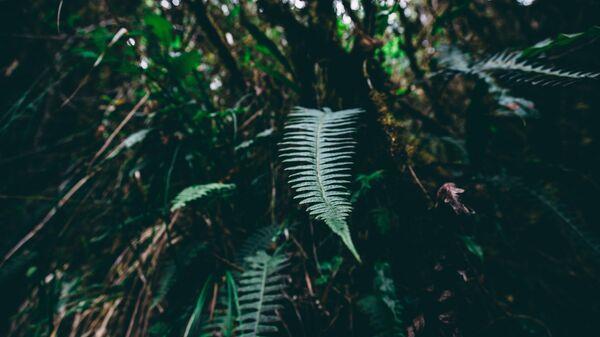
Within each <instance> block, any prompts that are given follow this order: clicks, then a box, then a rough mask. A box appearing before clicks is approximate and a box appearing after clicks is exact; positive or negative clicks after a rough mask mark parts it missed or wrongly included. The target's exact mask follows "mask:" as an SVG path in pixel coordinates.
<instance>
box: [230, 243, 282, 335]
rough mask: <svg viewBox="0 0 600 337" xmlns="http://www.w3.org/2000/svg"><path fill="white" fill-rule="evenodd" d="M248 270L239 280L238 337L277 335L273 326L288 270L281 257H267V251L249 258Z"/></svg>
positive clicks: (247, 261) (275, 254) (278, 254)
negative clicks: (284, 270) (283, 273)
mask: <svg viewBox="0 0 600 337" xmlns="http://www.w3.org/2000/svg"><path fill="white" fill-rule="evenodd" d="M246 264H247V269H246V271H244V273H242V275H241V276H240V281H239V284H240V286H239V288H238V294H239V298H238V301H239V305H240V306H239V308H240V316H239V318H238V323H239V325H238V327H237V329H236V332H237V335H238V336H239V337H259V336H263V335H264V334H266V333H271V332H277V327H276V326H274V325H273V323H275V322H277V321H278V320H279V318H278V317H277V316H276V314H275V311H276V310H278V309H280V308H281V305H280V304H278V302H279V301H280V300H281V299H282V298H283V293H282V290H283V289H284V288H285V279H286V277H287V276H286V275H282V274H281V271H282V269H284V268H285V267H286V266H287V257H286V256H285V255H284V254H282V253H278V252H276V253H274V254H273V255H269V254H267V253H266V252H265V251H264V250H260V251H258V252H257V253H256V254H255V255H254V256H250V257H247V258H246Z"/></svg>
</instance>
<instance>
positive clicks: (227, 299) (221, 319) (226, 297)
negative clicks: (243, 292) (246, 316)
mask: <svg viewBox="0 0 600 337" xmlns="http://www.w3.org/2000/svg"><path fill="white" fill-rule="evenodd" d="M220 289H221V292H220V294H219V303H218V304H217V306H216V308H215V310H214V313H213V317H212V319H209V320H207V321H206V322H205V323H204V325H203V327H202V334H201V336H203V337H210V336H223V337H231V336H233V335H234V332H235V323H236V319H237V317H238V316H239V303H238V296H237V292H238V289H237V285H236V283H235V279H234V277H233V275H232V274H231V273H230V272H227V273H226V274H225V285H224V287H221V288H220Z"/></svg>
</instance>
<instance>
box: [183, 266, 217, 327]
mask: <svg viewBox="0 0 600 337" xmlns="http://www.w3.org/2000/svg"><path fill="white" fill-rule="evenodd" d="M211 280H212V278H210V277H209V278H208V280H206V282H204V286H202V290H200V295H198V299H197V300H196V305H195V306H194V311H193V312H192V315H191V316H190V319H189V320H188V322H187V325H186V327H185V331H184V333H183V337H190V336H195V335H196V334H198V333H199V332H200V331H201V323H202V310H203V308H204V303H206V300H207V299H208V296H209V295H210V293H209V291H210V285H211Z"/></svg>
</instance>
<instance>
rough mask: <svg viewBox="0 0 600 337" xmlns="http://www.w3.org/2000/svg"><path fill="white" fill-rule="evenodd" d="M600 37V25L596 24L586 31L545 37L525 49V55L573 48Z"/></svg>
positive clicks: (534, 55) (537, 54) (529, 55)
mask: <svg viewBox="0 0 600 337" xmlns="http://www.w3.org/2000/svg"><path fill="white" fill-rule="evenodd" d="M599 37H600V26H594V27H591V28H589V29H588V30H586V31H585V32H579V33H572V34H558V36H556V37H555V38H554V39H545V40H543V41H540V42H538V43H536V44H535V45H533V46H531V47H529V48H526V49H524V50H523V56H524V57H536V56H541V55H542V54H544V53H547V52H550V51H554V50H564V49H568V48H573V47H574V46H575V45H579V44H581V43H585V42H590V41H594V40H596V39H598V38H599Z"/></svg>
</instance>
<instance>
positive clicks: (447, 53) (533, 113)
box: [438, 46, 539, 118]
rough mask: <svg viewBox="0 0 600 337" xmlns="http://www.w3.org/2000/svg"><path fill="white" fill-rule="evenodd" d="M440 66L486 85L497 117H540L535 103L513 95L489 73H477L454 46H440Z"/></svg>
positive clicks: (469, 61) (466, 58) (471, 63)
mask: <svg viewBox="0 0 600 337" xmlns="http://www.w3.org/2000/svg"><path fill="white" fill-rule="evenodd" d="M438 49H439V50H438V51H439V60H438V61H439V64H440V66H442V67H444V69H445V72H448V71H450V72H452V73H454V72H458V73H463V74H470V75H474V76H476V77H477V78H478V79H479V80H480V81H482V82H483V83H485V85H486V86H487V90H488V92H489V93H490V94H491V95H492V97H493V98H494V99H495V100H496V103H497V104H498V109H497V110H496V111H495V114H496V115H497V116H517V117H520V118H530V117H538V116H539V114H538V111H537V110H536V109H535V106H534V104H533V102H531V101H529V100H527V99H525V98H522V97H517V96H514V95H513V94H511V92H510V90H509V89H507V88H505V87H503V86H502V85H500V84H499V83H498V82H497V81H496V79H495V78H494V77H493V76H492V75H491V74H490V73H488V72H485V71H476V70H475V68H474V67H475V66H474V64H477V63H473V62H472V61H471V58H470V57H469V55H467V54H465V53H463V52H461V51H460V50H459V49H458V48H455V47H452V46H440V47H439V48H438Z"/></svg>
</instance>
